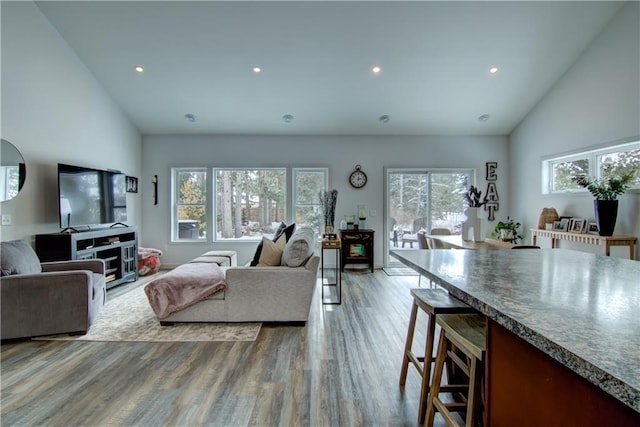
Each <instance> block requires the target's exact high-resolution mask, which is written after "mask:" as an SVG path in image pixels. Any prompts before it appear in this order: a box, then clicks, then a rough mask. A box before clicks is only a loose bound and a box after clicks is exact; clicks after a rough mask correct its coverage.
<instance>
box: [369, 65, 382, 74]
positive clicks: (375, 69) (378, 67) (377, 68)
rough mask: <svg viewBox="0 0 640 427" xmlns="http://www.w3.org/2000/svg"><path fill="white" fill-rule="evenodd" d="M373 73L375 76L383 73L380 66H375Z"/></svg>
mask: <svg viewBox="0 0 640 427" xmlns="http://www.w3.org/2000/svg"><path fill="white" fill-rule="evenodd" d="M371 71H373V73H374V74H379V73H380V71H382V68H380V66H379V65H375V66H374V67H373V68H372V69H371Z"/></svg>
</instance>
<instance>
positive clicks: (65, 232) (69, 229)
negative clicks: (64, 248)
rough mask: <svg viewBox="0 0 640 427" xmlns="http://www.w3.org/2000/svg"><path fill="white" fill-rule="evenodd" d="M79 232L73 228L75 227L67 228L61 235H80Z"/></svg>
mask: <svg viewBox="0 0 640 427" xmlns="http://www.w3.org/2000/svg"><path fill="white" fill-rule="evenodd" d="M78 232H79V231H78V230H76V229H75V228H73V227H67V228H65V229H64V230H62V231H61V232H60V233H62V234H71V233H78Z"/></svg>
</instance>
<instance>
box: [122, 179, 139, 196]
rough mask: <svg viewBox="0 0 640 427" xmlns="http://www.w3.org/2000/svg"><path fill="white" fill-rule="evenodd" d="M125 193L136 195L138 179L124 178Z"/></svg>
mask: <svg viewBox="0 0 640 427" xmlns="http://www.w3.org/2000/svg"><path fill="white" fill-rule="evenodd" d="M125 182H126V188H127V189H126V191H127V193H137V192H138V178H136V177H135V176H126V177H125Z"/></svg>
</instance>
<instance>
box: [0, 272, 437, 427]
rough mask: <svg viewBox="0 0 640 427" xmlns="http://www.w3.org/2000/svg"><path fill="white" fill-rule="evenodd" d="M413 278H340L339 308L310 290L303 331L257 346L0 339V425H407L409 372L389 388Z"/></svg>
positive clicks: (273, 330) (414, 400) (282, 333)
mask: <svg viewBox="0 0 640 427" xmlns="http://www.w3.org/2000/svg"><path fill="white" fill-rule="evenodd" d="M417 283H418V278H417V277H415V276H414V277H403V276H387V275H386V274H385V273H384V272H383V271H382V270H376V271H375V273H373V274H369V273H363V272H358V271H345V273H344V274H343V289H342V290H343V295H342V305H337V306H322V305H321V304H320V288H319V287H318V289H317V292H316V295H315V298H314V302H313V306H312V310H311V316H310V320H309V322H308V323H307V326H306V327H300V326H276V325H264V326H263V327H262V330H261V331H260V334H259V336H258V338H257V340H256V341H255V342H227V343H99V342H65V341H21V342H9V343H4V344H3V345H2V349H1V357H2V364H1V400H0V405H1V418H0V424H1V425H2V426H33V425H46V426H134V425H135V426H161V425H173V426H198V425H211V426H245V425H253V426H272V425H280V426H360V425H366V426H375V425H385V426H387V425H389V426H391V425H397V426H411V425H417V408H418V397H419V388H420V386H419V377H418V374H417V373H416V371H415V369H413V368H410V370H409V375H408V379H407V384H406V386H405V388H404V390H403V389H401V388H400V387H399V386H398V377H399V373H400V363H401V360H402V349H403V345H404V339H405V335H406V327H407V323H408V319H409V312H410V307H411V297H410V295H409V290H410V289H411V288H413V287H416V286H417ZM133 286H135V284H134V285H133ZM131 287H132V285H126V287H119V288H115V289H113V290H110V291H109V295H115V294H117V293H121V292H123V291H125V290H127V289H128V288H131ZM420 320H421V322H420V325H421V327H420V331H417V333H416V341H415V342H416V345H424V344H421V343H424V341H423V340H424V335H423V330H424V322H425V318H424V317H421V318H420ZM436 422H437V423H436V425H443V424H438V422H441V421H440V420H438V419H436Z"/></svg>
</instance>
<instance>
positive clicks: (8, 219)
mask: <svg viewBox="0 0 640 427" xmlns="http://www.w3.org/2000/svg"><path fill="white" fill-rule="evenodd" d="M2 225H11V215H9V214H3V215H2Z"/></svg>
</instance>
